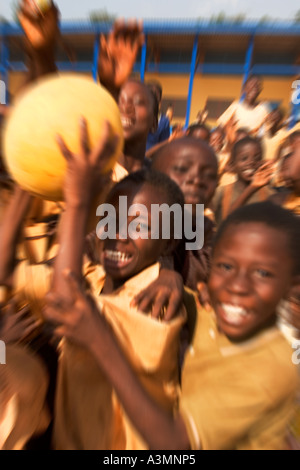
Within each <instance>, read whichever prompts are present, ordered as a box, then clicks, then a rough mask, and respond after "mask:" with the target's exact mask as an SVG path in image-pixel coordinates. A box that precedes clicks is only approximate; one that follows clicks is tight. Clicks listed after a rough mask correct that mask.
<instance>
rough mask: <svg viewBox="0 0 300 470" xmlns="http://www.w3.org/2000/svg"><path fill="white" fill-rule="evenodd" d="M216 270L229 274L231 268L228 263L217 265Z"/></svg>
mask: <svg viewBox="0 0 300 470" xmlns="http://www.w3.org/2000/svg"><path fill="white" fill-rule="evenodd" d="M217 268H218V269H220V270H221V271H225V272H230V271H231V270H232V268H233V267H232V265H231V264H229V263H217Z"/></svg>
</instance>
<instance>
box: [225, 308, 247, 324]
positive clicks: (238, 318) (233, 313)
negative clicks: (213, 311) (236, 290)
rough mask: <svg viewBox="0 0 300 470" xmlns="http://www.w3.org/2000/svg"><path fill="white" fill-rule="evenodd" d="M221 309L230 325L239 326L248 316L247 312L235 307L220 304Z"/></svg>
mask: <svg viewBox="0 0 300 470" xmlns="http://www.w3.org/2000/svg"><path fill="white" fill-rule="evenodd" d="M221 307H222V309H223V311H224V313H225V316H226V320H227V321H228V322H230V323H234V324H239V323H241V322H242V321H243V319H244V318H245V317H246V316H247V314H248V312H247V310H245V309H244V308H243V307H239V306H237V305H230V304H222V305H221Z"/></svg>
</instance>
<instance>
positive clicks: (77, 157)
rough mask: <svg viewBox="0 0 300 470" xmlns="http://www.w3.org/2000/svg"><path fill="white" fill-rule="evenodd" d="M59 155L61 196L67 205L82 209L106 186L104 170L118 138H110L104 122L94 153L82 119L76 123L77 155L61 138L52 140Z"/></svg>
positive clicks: (85, 122) (108, 126) (85, 124)
mask: <svg viewBox="0 0 300 470" xmlns="http://www.w3.org/2000/svg"><path fill="white" fill-rule="evenodd" d="M56 140H57V144H58V146H59V148H60V151H61V153H62V155H63V156H64V157H65V159H66V161H67V171H66V177H65V184H64V196H65V200H66V202H67V203H70V204H71V205H72V204H75V205H77V204H78V205H82V204H85V203H90V202H91V201H92V200H93V198H94V197H95V196H96V195H97V194H99V193H100V192H101V190H102V187H103V186H104V185H106V183H107V180H108V178H107V175H105V174H104V173H105V169H106V167H107V165H108V162H109V160H110V157H111V156H112V155H113V154H114V152H115V151H116V148H117V145H118V141H119V137H117V136H115V135H113V133H112V128H111V125H110V124H109V123H108V122H105V123H104V125H103V132H102V136H101V138H100V139H99V142H98V144H97V145H96V146H95V148H94V149H91V148H90V141H89V134H88V126H87V121H86V119H85V118H83V117H82V118H81V120H80V131H79V144H80V150H79V153H78V154H75V153H73V152H72V151H71V150H70V149H69V148H68V146H67V144H66V143H65V141H64V140H63V138H62V137H61V136H57V138H56Z"/></svg>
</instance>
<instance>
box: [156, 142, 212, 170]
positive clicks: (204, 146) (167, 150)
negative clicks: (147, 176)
mask: <svg viewBox="0 0 300 470" xmlns="http://www.w3.org/2000/svg"><path fill="white" fill-rule="evenodd" d="M178 145H180V146H181V147H185V146H189V145H192V146H194V147H197V148H198V149H199V150H204V151H205V152H208V153H210V154H211V156H212V158H213V159H214V160H215V162H216V164H217V165H218V160H217V157H216V154H215V152H214V150H213V148H212V147H211V146H210V145H209V144H208V143H207V142H206V141H204V140H202V139H196V138H195V137H192V136H184V137H180V138H179V139H174V140H172V141H171V142H168V143H167V144H165V145H162V146H161V147H160V148H158V149H157V150H156V151H155V152H154V153H153V155H152V157H151V160H152V167H154V166H155V165H156V162H157V161H159V159H160V158H163V157H164V155H166V154H172V152H173V150H174V149H176V147H177V146H178Z"/></svg>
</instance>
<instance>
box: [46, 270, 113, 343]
mask: <svg viewBox="0 0 300 470" xmlns="http://www.w3.org/2000/svg"><path fill="white" fill-rule="evenodd" d="M64 277H65V280H66V282H67V284H68V286H69V292H71V293H72V294H71V296H70V297H69V299H68V300H66V299H65V298H62V297H60V296H59V294H57V293H55V292H49V293H48V294H47V296H46V306H45V307H44V309H43V316H44V318H45V320H46V321H48V322H50V323H52V324H53V325H54V331H53V333H54V335H56V336H58V337H63V336H64V337H66V338H68V339H69V340H71V341H73V342H74V343H76V344H80V345H81V346H84V347H86V348H90V347H92V346H93V345H94V344H96V343H98V341H99V335H100V334H101V327H102V325H103V324H106V321H105V319H104V317H103V316H102V315H101V314H100V312H99V310H98V307H97V306H96V304H95V302H94V301H93V299H92V298H91V297H90V296H88V295H87V294H86V293H85V291H84V288H83V286H82V283H81V282H80V281H79V279H78V278H77V277H76V276H75V274H74V273H72V272H71V271H66V272H64Z"/></svg>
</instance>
